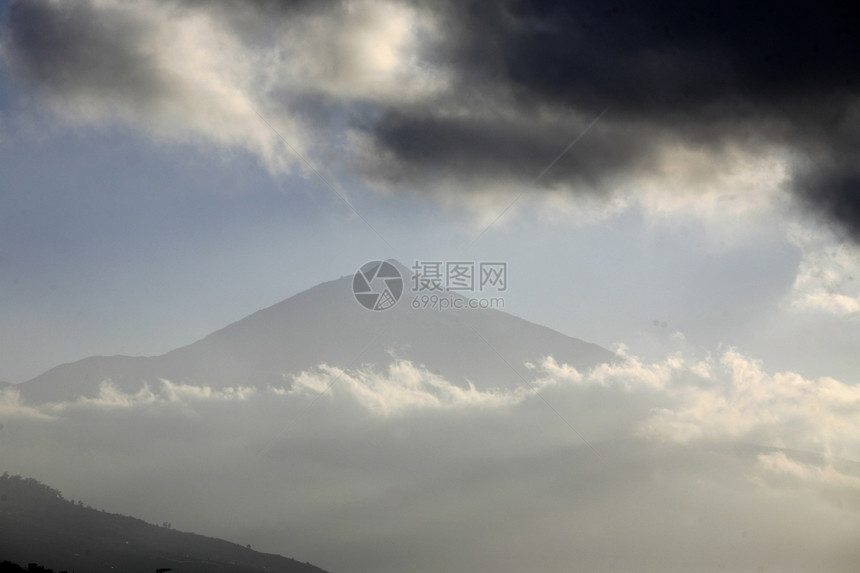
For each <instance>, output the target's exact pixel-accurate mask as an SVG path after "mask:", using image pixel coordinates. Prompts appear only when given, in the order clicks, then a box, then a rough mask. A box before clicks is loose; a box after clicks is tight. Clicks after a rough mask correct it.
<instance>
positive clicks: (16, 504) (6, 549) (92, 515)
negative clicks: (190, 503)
mask: <svg viewBox="0 0 860 573" xmlns="http://www.w3.org/2000/svg"><path fill="white" fill-rule="evenodd" d="M0 561H2V562H3V567H4V569H3V572H6V571H9V572H10V573H12V572H14V573H19V570H21V569H22V568H21V567H20V564H31V563H32V564H33V565H35V564H36V563H38V564H39V565H38V566H39V567H42V568H44V569H43V570H45V569H48V568H50V569H53V570H54V571H76V572H78V573H117V572H120V571H126V572H129V573H137V572H140V573H153V571H155V570H156V569H159V568H165V569H167V568H169V569H172V571H173V573H227V572H231V573H262V572H267V573H325V571H323V570H322V569H319V568H318V567H314V566H313V565H310V564H307V563H301V562H299V561H296V560H294V559H289V558H286V557H281V556H280V555H271V554H266V553H259V552H256V551H252V550H251V549H250V548H248V547H243V546H241V545H238V544H235V543H229V542H227V541H222V540H220V539H214V538H211V537H204V536H202V535H196V534H194V533H185V532H181V531H176V530H174V529H171V528H167V527H163V526H157V525H152V524H149V523H146V522H145V521H143V520H140V519H135V518H133V517H126V516H123V515H118V514H112V513H106V512H104V511H99V510H96V509H92V508H90V507H86V506H84V505H83V504H82V503H81V502H78V503H77V504H76V503H74V502H72V501H69V500H66V499H64V498H63V496H62V494H61V493H60V492H59V491H57V490H55V489H53V488H51V487H49V486H47V485H45V484H42V483H40V482H38V481H36V480H35V479H32V478H22V477H20V476H10V475H9V474H6V473H4V474H3V475H2V477H0Z"/></svg>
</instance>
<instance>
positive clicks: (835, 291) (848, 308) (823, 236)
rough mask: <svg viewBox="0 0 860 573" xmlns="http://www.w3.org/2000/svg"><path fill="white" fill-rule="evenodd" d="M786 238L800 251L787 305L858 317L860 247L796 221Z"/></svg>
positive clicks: (859, 314)
mask: <svg viewBox="0 0 860 573" xmlns="http://www.w3.org/2000/svg"><path fill="white" fill-rule="evenodd" d="M789 238H790V239H791V241H792V243H794V244H795V245H796V246H797V247H798V248H800V250H801V253H802V255H803V258H802V259H801V262H800V267H799V268H798V272H797V278H796V279H795V281H794V286H793V290H792V293H791V295H790V297H789V299H788V306H789V308H791V309H793V310H795V311H806V312H823V313H826V314H831V315H835V316H839V317H844V318H857V317H860V247H858V246H857V245H853V244H851V243H849V242H845V241H841V240H839V239H838V238H837V237H835V236H834V235H833V234H832V233H830V232H828V231H825V230H821V229H811V228H804V227H801V226H799V225H795V226H793V227H792V228H791V229H790V234H789ZM855 279H856V280H855Z"/></svg>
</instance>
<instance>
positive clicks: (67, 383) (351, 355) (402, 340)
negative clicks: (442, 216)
mask: <svg viewBox="0 0 860 573" xmlns="http://www.w3.org/2000/svg"><path fill="white" fill-rule="evenodd" d="M398 267H399V269H400V270H401V273H408V272H409V271H408V269H406V270H405V271H404V269H405V267H403V266H402V265H399V264H398ZM405 278H406V280H408V279H409V278H411V276H410V275H406V277H405ZM445 296H452V297H460V298H465V297H462V296H461V295H459V294H457V293H451V292H447V293H445ZM409 298H410V293H409V292H408V291H405V292H404V293H403V297H402V298H401V300H400V301H399V303H398V304H397V305H395V306H394V307H393V308H391V309H389V310H386V311H379V312H374V311H370V310H367V309H365V308H363V307H362V306H361V305H359V304H358V302H357V301H356V300H355V298H354V297H353V293H352V276H351V275H345V276H342V277H340V278H338V279H334V280H331V281H326V282H323V283H320V284H318V285H316V286H314V287H311V288H309V289H306V290H304V291H301V292H299V293H297V294H295V295H293V296H291V297H289V298H287V299H284V300H282V301H279V302H277V303H275V304H273V305H270V306H268V307H266V308H263V309H260V310H258V311H256V312H253V313H251V314H249V315H248V316H246V317H244V318H242V319H240V320H237V321H235V322H233V323H230V324H228V325H226V326H224V327H223V328H220V329H218V330H216V331H214V332H212V333H211V334H209V335H207V336H205V337H203V338H201V339H199V340H197V341H195V342H192V343H190V344H188V345H185V346H182V347H179V348H176V349H174V350H171V351H169V352H166V353H164V354H161V355H158V356H125V355H115V356H90V357H86V358H83V359H81V360H78V361H76V362H72V363H68V364H64V365H59V366H57V367H55V368H52V369H50V370H48V371H47V372H45V373H43V374H41V375H39V376H37V377H35V378H33V379H31V380H30V381H27V382H23V383H21V384H18V385H16V388H17V389H18V390H19V392H20V394H21V396H22V398H23V399H24V401H25V402H27V403H40V402H52V401H66V400H74V399H77V398H80V397H94V396H96V395H97V394H98V392H99V388H100V386H101V384H102V382H104V381H110V382H111V383H112V384H113V385H114V386H116V387H117V388H118V389H121V390H123V391H125V392H130V393H133V392H136V391H137V390H139V389H140V388H141V387H142V385H143V384H144V383H146V384H150V385H157V384H159V383H160V382H159V381H160V380H162V379H165V380H170V381H171V382H174V383H186V384H193V385H200V386H204V385H205V386H211V387H227V386H254V387H266V386H289V385H290V384H291V380H292V377H293V376H295V375H298V374H299V373H301V372H302V371H306V370H309V369H313V368H316V367H318V366H319V365H321V364H329V365H333V366H338V367H341V368H357V367H370V368H375V369H383V368H385V366H386V365H388V364H390V363H391V362H392V361H394V360H397V359H402V360H410V361H412V362H414V363H416V364H420V365H424V366H426V367H427V368H429V369H431V370H433V371H434V372H435V373H438V374H440V375H443V376H445V377H446V378H448V379H449V380H450V381H451V382H452V383H454V384H457V385H460V386H463V387H467V386H468V385H469V384H475V385H476V386H477V387H479V388H498V387H505V386H507V387H510V386H511V385H518V384H521V383H522V382H523V381H524V380H527V379H529V378H532V377H533V376H534V373H533V372H530V371H529V370H528V369H526V368H524V367H523V364H524V363H525V362H534V361H536V360H539V359H541V358H542V357H543V356H553V357H554V358H555V359H556V360H558V361H559V362H565V363H567V364H570V365H571V366H574V367H577V368H581V369H582V368H585V369H587V368H591V367H593V366H596V365H597V364H600V363H604V362H609V361H612V360H613V359H614V356H615V355H614V354H613V353H612V352H610V351H608V350H606V349H604V348H602V347H600V346H597V345H595V344H592V343H588V342H585V341H582V340H580V339H577V338H573V337H570V336H567V335H565V334H562V333H560V332H557V331H555V330H553V329H550V328H548V327H545V326H541V325H537V324H534V323H532V322H529V321H527V320H525V319H522V318H519V317H516V316H514V315H511V314H509V313H507V312H504V311H501V310H497V309H490V308H487V309H467V310H446V311H437V310H432V309H428V308H420V309H415V308H412V304H411V301H410V300H409Z"/></svg>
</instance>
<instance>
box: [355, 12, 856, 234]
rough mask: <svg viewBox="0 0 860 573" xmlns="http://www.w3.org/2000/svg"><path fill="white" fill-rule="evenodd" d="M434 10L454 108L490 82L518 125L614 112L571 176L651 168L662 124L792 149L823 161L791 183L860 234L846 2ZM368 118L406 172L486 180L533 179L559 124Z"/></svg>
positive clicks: (490, 92) (712, 142)
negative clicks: (539, 136)
mask: <svg viewBox="0 0 860 573" xmlns="http://www.w3.org/2000/svg"><path fill="white" fill-rule="evenodd" d="M429 5H430V4H428V6H429ZM432 6H433V7H432V8H430V9H432V10H436V11H437V14H438V17H439V18H440V19H441V21H442V24H441V26H440V27H441V28H442V29H444V30H445V37H444V40H443V41H442V42H441V43H439V44H437V45H435V46H433V47H432V48H431V51H430V54H429V55H428V58H429V59H430V60H436V61H438V62H439V63H440V65H441V64H447V65H449V66H451V65H452V66H453V70H454V73H455V78H456V80H455V81H456V83H457V85H456V87H455V90H454V91H455V93H458V94H464V95H463V97H462V98H461V100H460V102H458V103H465V104H466V105H468V101H469V98H471V97H473V95H474V94H475V93H480V94H481V97H483V98H485V99H487V100H490V101H491V102H494V103H495V104H496V105H499V106H503V105H509V106H512V107H513V108H514V109H515V110H516V113H517V120H523V119H528V118H529V116H531V115H536V114H538V113H539V112H541V111H543V112H544V113H546V112H547V110H549V113H551V114H555V115H557V117H559V118H565V117H567V116H568V115H569V114H571V113H572V112H579V113H580V114H582V115H584V116H586V119H585V120H583V121H581V122H580V124H581V125H583V124H584V122H585V121H587V119H589V118H588V117H587V116H588V115H589V114H590V115H591V116H592V117H593V116H595V115H596V114H597V113H598V112H599V111H600V110H601V109H604V108H607V107H608V108H609V109H610V112H609V114H608V115H607V117H606V118H605V121H604V122H603V123H604V126H607V129H605V130H604V131H603V139H602V140H598V141H595V138H594V137H591V136H590V137H589V139H588V141H587V142H584V143H583V145H581V146H579V147H577V148H576V149H574V150H573V151H572V153H571V155H570V157H569V158H567V159H566V160H565V161H564V162H562V163H560V164H559V165H558V167H557V169H558V170H559V171H561V170H564V169H565V166H567V168H568V169H567V173H560V172H559V171H556V172H555V177H554V178H556V179H558V178H561V179H564V178H568V177H569V178H572V180H573V181H574V182H578V181H577V177H583V178H585V179H586V180H587V181H590V182H591V183H597V184H598V185H597V187H599V180H600V177H601V175H605V174H612V173H616V172H617V171H618V170H619V169H628V170H634V169H636V168H638V167H640V166H641V163H642V162H643V161H647V160H648V159H649V154H650V153H651V151H652V150H653V148H654V146H655V143H656V142H657V141H658V139H659V138H660V137H662V136H667V135H668V136H676V137H678V138H680V140H681V141H682V142H684V143H686V144H688V145H692V146H703V145H704V146H709V147H714V148H717V147H719V146H721V145H723V144H725V143H728V142H732V141H734V142H740V143H750V142H752V143H756V142H757V143H761V144H766V143H775V144H787V145H788V146H789V147H791V148H793V149H795V150H797V151H799V152H800V153H801V154H804V155H809V156H810V159H811V162H812V165H811V166H810V167H809V169H808V170H807V171H808V173H807V174H806V175H805V176H803V177H798V179H797V180H796V181H795V191H796V193H797V194H798V195H799V196H800V197H802V198H803V199H804V201H805V202H806V203H807V204H809V205H811V206H812V208H813V209H815V210H818V211H822V212H824V213H826V214H827V215H830V216H831V217H832V219H833V220H834V221H837V222H838V223H841V224H842V225H844V226H845V227H846V228H847V229H848V230H849V231H851V233H852V234H853V235H854V237H855V238H860V213H858V209H857V203H858V194H860V188H858V185H857V182H858V175H860V171H858V170H857V168H856V167H853V165H852V163H857V155H858V152H860V129H858V127H860V126H858V120H857V116H856V114H857V105H858V103H857V102H858V95H860V90H858V87H860V82H858V77H860V66H857V60H856V54H857V53H860V39H858V36H857V33H856V32H857V31H856V29H855V28H854V27H853V24H854V22H855V21H856V14H854V13H853V11H852V9H851V8H849V7H848V4H847V3H846V4H840V3H839V2H834V3H830V2H818V3H792V2H764V3H756V4H748V3H737V4H733V5H732V4H724V3H721V2H696V3H686V2H673V1H668V2H667V1H658V2H615V3H611V4H610V3H605V2H553V1H544V2H541V1H535V2H498V3H480V2H471V3H459V2H450V3H446V4H436V3H433V4H432ZM852 106H854V107H853V113H854V114H855V116H854V118H853V120H852V118H851V113H852ZM452 123H453V124H454V125H452ZM372 129H373V134H374V136H375V138H376V140H377V142H378V143H379V144H380V145H381V146H382V148H383V149H384V150H386V151H387V152H389V153H391V154H393V155H394V156H396V157H397V158H398V159H399V162H398V163H399V164H401V165H399V170H400V171H399V172H398V176H399V177H403V171H404V168H403V165H402V164H406V165H409V166H411V167H412V168H413V170H414V172H415V173H416V174H420V173H423V172H425V171H426V170H428V169H437V170H447V169H453V170H462V171H463V174H464V175H465V174H470V175H471V176H475V171H474V170H476V169H477V170H481V171H484V172H486V173H493V172H503V173H506V172H512V173H516V169H515V168H514V166H515V165H517V162H519V163H523V162H525V163H526V164H529V165H530V171H526V172H521V173H520V179H523V180H526V179H527V178H528V177H529V176H532V175H533V174H534V173H536V172H537V171H538V170H539V169H540V168H541V167H543V165H541V164H540V162H541V161H543V163H544V164H545V163H547V162H548V161H549V159H550V158H551V157H552V156H553V154H552V153H551V152H549V150H548V149H546V147H548V146H550V144H549V140H551V139H555V142H554V143H553V144H552V145H555V149H559V148H561V147H562V146H563V144H562V143H560V142H559V141H558V139H557V138H558V134H557V133H556V130H553V129H548V130H547V134H548V136H547V137H545V138H544V140H543V141H542V144H538V145H535V141H534V138H533V137H530V135H531V134H529V133H527V131H524V133H522V134H520V136H521V137H520V140H521V143H522V145H521V146H516V145H514V144H513V143H511V142H512V139H515V138H516V137H515V136H514V137H512V133H511V130H510V129H508V128H506V126H505V122H504V120H501V119H500V120H497V121H495V122H493V124H492V125H483V124H482V123H481V121H475V120H471V119H469V118H466V119H462V118H461V117H460V116H459V115H458V116H456V119H447V118H441V117H437V118H432V117H429V118H428V116H427V112H426V111H425V110H418V111H414V112H411V115H410V113H409V112H407V113H403V112H402V111H399V110H398V111H389V112H388V114H387V115H386V116H385V118H384V119H383V120H382V121H381V122H379V123H378V124H376V125H375V126H373V128H372ZM569 131H570V130H569ZM837 131H838V132H841V133H840V134H838V135H837ZM573 135H575V131H574V132H573ZM852 160H853V161H852ZM549 180H551V178H550V179H548V181H549ZM607 191H608V190H607Z"/></svg>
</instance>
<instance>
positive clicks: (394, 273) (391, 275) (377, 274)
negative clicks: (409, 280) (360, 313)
mask: <svg viewBox="0 0 860 573" xmlns="http://www.w3.org/2000/svg"><path fill="white" fill-rule="evenodd" d="M352 294H354V295H355V300H357V301H358V304H360V305H361V306H363V307H364V308H366V309H368V310H388V309H389V308H391V307H392V306H394V305H395V304H397V301H398V300H400V295H402V294H403V277H401V276H400V271H398V270H397V267H395V266H394V265H392V264H391V263H389V262H388V261H371V262H369V263H367V264H365V265H363V266H362V267H361V268H360V269H358V272H356V273H355V276H354V277H352Z"/></svg>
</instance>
